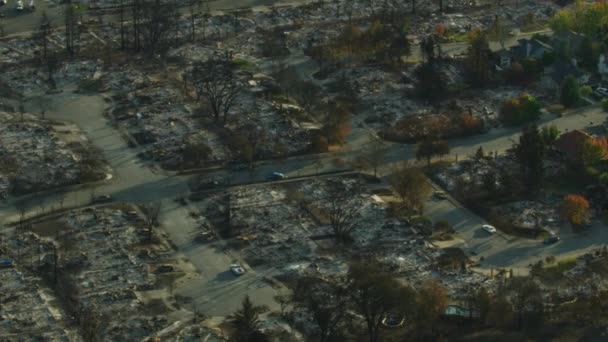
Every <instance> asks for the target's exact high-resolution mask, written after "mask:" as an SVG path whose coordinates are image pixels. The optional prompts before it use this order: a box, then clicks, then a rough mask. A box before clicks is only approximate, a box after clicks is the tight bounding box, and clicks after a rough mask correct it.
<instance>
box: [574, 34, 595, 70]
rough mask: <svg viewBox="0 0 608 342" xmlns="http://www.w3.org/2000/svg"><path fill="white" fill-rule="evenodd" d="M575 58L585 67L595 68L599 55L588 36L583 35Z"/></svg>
mask: <svg viewBox="0 0 608 342" xmlns="http://www.w3.org/2000/svg"><path fill="white" fill-rule="evenodd" d="M576 56H577V59H578V60H579V61H580V63H581V64H582V65H583V66H585V67H587V68H595V66H596V64H597V59H598V57H599V55H598V54H597V49H595V48H594V46H593V43H592V42H591V39H589V37H585V38H584V39H583V41H582V42H581V45H580V47H579V48H578V51H577V54H576Z"/></svg>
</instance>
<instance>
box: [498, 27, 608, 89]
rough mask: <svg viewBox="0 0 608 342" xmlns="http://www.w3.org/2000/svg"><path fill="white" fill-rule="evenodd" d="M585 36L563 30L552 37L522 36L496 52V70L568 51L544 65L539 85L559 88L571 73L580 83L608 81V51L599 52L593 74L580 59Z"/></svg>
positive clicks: (547, 87)
mask: <svg viewBox="0 0 608 342" xmlns="http://www.w3.org/2000/svg"><path fill="white" fill-rule="evenodd" d="M584 40H585V36H584V35H582V34H579V33H576V32H573V31H563V32H560V33H556V34H553V35H552V36H551V37H550V38H549V39H543V40H540V39H537V38H534V37H533V38H529V39H528V38H526V39H519V40H518V41H517V44H516V45H514V46H511V47H508V48H503V49H501V50H499V51H498V52H497V53H496V60H495V68H496V70H497V71H503V70H509V69H510V68H511V66H512V64H513V63H515V62H521V61H522V60H524V59H528V58H533V59H536V60H542V59H543V58H545V56H546V55H547V54H554V55H556V54H565V55H567V56H571V57H570V58H567V59H560V58H557V59H556V61H555V62H554V63H553V64H551V65H547V66H545V67H544V70H543V73H542V76H541V80H540V84H539V85H540V86H541V87H542V88H544V89H547V90H555V89H559V86H560V85H561V83H562V81H563V80H564V79H565V78H566V77H568V76H570V75H572V76H574V77H576V78H577V80H578V81H579V83H580V84H588V83H590V82H593V81H594V82H601V81H606V80H608V54H600V55H599V58H598V61H597V67H596V70H595V72H594V73H590V70H583V69H582V68H581V67H580V65H579V62H578V61H577V58H576V57H575V56H576V54H577V52H578V51H579V50H580V49H581V46H582V44H583V43H584Z"/></svg>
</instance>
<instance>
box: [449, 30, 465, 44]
mask: <svg viewBox="0 0 608 342" xmlns="http://www.w3.org/2000/svg"><path fill="white" fill-rule="evenodd" d="M445 38H446V39H447V41H448V42H450V43H466V42H468V41H469V34H468V33H466V32H465V33H461V32H448V34H447V35H446V37H445Z"/></svg>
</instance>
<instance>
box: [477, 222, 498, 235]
mask: <svg viewBox="0 0 608 342" xmlns="http://www.w3.org/2000/svg"><path fill="white" fill-rule="evenodd" d="M481 229H483V230H485V231H486V232H488V233H490V234H494V233H496V228H494V226H490V225H489V224H484V225H482V226H481Z"/></svg>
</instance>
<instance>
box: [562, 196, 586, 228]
mask: <svg viewBox="0 0 608 342" xmlns="http://www.w3.org/2000/svg"><path fill="white" fill-rule="evenodd" d="M561 212H562V217H563V218H564V220H567V221H568V222H570V223H572V224H582V223H583V222H584V221H585V218H586V217H587V214H588V213H589V201H587V199H586V198H585V197H583V196H580V195H573V194H570V195H567V196H566V197H564V199H563V201H562V208H561Z"/></svg>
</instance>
